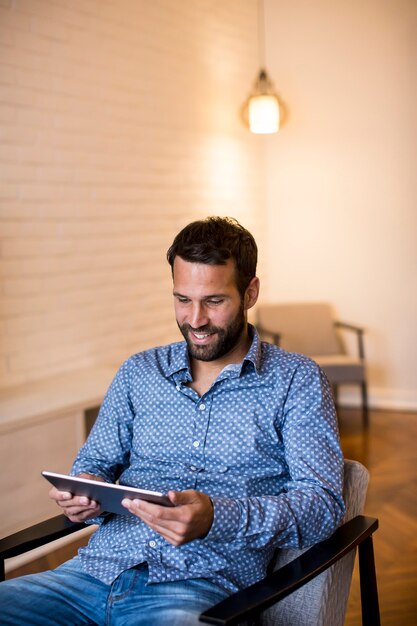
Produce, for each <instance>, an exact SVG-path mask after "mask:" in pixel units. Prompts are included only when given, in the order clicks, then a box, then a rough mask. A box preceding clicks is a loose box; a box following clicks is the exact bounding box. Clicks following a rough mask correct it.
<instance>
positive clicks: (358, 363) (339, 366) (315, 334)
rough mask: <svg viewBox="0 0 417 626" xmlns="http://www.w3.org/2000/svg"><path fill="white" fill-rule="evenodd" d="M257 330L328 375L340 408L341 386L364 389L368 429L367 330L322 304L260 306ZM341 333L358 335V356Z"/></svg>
mask: <svg viewBox="0 0 417 626" xmlns="http://www.w3.org/2000/svg"><path fill="white" fill-rule="evenodd" d="M256 326H257V328H258V330H259V332H260V334H261V337H263V338H266V339H271V340H272V341H273V342H274V343H275V344H276V345H278V346H281V347H282V348H284V349H285V350H289V351H290V352H300V353H301V354H306V355H307V356H310V357H311V358H313V359H314V360H315V361H316V362H317V363H318V364H319V365H320V367H321V368H322V369H323V370H324V372H325V373H326V375H327V377H328V379H329V381H330V383H331V385H332V387H333V391H334V395H335V401H336V404H337V392H338V387H339V385H341V384H358V385H360V388H361V396H362V416H363V424H364V426H365V427H367V426H368V424H369V410H368V390H367V383H366V371H365V351H364V342H363V334H364V330H363V328H359V327H358V326H354V325H352V324H346V323H344V322H340V321H336V320H334V318H333V314H332V309H331V306H330V305H329V304H326V303H321V302H317V303H316V302H311V303H294V304H262V305H259V306H258V309H257V323H256ZM341 329H343V330H346V331H352V332H354V333H355V334H356V338H357V351H358V355H357V356H355V357H354V356H350V355H349V354H348V353H347V351H346V347H345V344H344V342H343V338H342V336H341V334H340V332H339V331H340V330H341Z"/></svg>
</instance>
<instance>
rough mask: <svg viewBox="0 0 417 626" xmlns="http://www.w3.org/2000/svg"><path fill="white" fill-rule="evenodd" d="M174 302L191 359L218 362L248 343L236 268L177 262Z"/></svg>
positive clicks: (232, 263)
mask: <svg viewBox="0 0 417 626" xmlns="http://www.w3.org/2000/svg"><path fill="white" fill-rule="evenodd" d="M173 276H174V301H175V316H176V319H177V324H178V327H179V329H180V331H181V333H182V334H183V336H184V339H185V340H186V342H187V346H188V351H189V353H190V356H191V357H192V358H194V359H197V360H200V361H215V360H217V359H222V358H223V357H225V356H227V355H231V354H233V352H234V349H236V348H238V347H239V346H240V345H241V344H242V343H244V342H245V338H246V333H245V329H246V320H245V313H244V305H243V302H242V299H241V297H240V294H239V292H238V289H237V287H236V281H235V264H234V261H232V260H230V261H228V263H227V264H226V265H207V264H205V263H190V262H188V261H184V260H183V259H182V258H181V257H176V258H175V261H174V272H173Z"/></svg>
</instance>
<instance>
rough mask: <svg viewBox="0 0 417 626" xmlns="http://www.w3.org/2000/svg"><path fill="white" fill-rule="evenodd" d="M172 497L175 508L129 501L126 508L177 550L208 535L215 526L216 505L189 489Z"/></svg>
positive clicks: (125, 502) (169, 494)
mask: <svg viewBox="0 0 417 626" xmlns="http://www.w3.org/2000/svg"><path fill="white" fill-rule="evenodd" d="M168 497H169V499H170V500H171V502H172V503H173V504H174V505H175V506H174V507H169V506H161V505H159V504H153V503H151V502H145V500H129V499H127V498H125V499H124V500H123V501H122V504H123V506H124V507H125V508H126V509H127V510H128V511H130V512H131V513H133V514H134V515H136V516H137V517H139V518H140V519H141V520H143V521H144V522H145V524H147V525H148V526H149V527H150V528H152V529H153V530H155V531H156V532H157V533H159V534H160V535H161V536H162V537H164V539H166V540H167V541H168V542H169V543H171V544H172V545H173V546H181V545H183V544H185V543H188V542H189V541H193V539H199V538H201V537H204V536H205V535H207V533H208V532H209V530H210V528H211V525H212V523H213V505H212V503H211V500H210V498H209V497H208V496H207V495H206V494H204V493H201V492H199V491H194V490H192V489H189V490H187V491H169V492H168Z"/></svg>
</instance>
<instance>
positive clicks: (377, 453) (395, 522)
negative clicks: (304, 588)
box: [339, 409, 417, 626]
mask: <svg viewBox="0 0 417 626" xmlns="http://www.w3.org/2000/svg"><path fill="white" fill-rule="evenodd" d="M339 422H340V432H341V438H342V447H343V452H344V454H345V457H347V458H352V459H356V460H358V461H361V463H363V464H364V465H365V466H366V467H367V468H368V469H369V471H370V475H371V479H370V484H369V490H368V497H367V500H366V505H365V513H366V514H367V515H371V516H373V517H377V518H378V519H379V529H378V531H377V532H376V533H375V535H374V549H375V561H376V568H377V579H378V592H379V603H380V610H381V623H382V626H415V625H416V624H417V414H415V413H404V412H397V413H394V412H388V411H378V412H373V413H372V414H371V422H370V423H371V425H370V429H369V432H368V433H364V432H363V429H362V425H361V418H360V413H359V412H358V411H355V410H346V409H345V410H343V411H341V412H340V414H339ZM360 624H361V613H360V594H359V583H358V571H357V565H356V568H355V572H354V577H353V580H352V587H351V592H350V597H349V605H348V613H347V617H346V626H359V625H360Z"/></svg>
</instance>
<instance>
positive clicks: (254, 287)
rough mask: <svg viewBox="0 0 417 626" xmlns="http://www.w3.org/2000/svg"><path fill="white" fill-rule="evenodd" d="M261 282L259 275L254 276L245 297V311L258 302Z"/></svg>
mask: <svg viewBox="0 0 417 626" xmlns="http://www.w3.org/2000/svg"><path fill="white" fill-rule="evenodd" d="M259 288H260V282H259V278H258V277H257V276H254V277H253V278H252V280H251V281H250V283H249V285H248V286H247V288H246V291H245V295H244V298H243V307H244V309H245V311H247V310H248V309H251V308H252V307H253V306H254V305H255V304H256V302H257V300H258V296H259Z"/></svg>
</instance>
